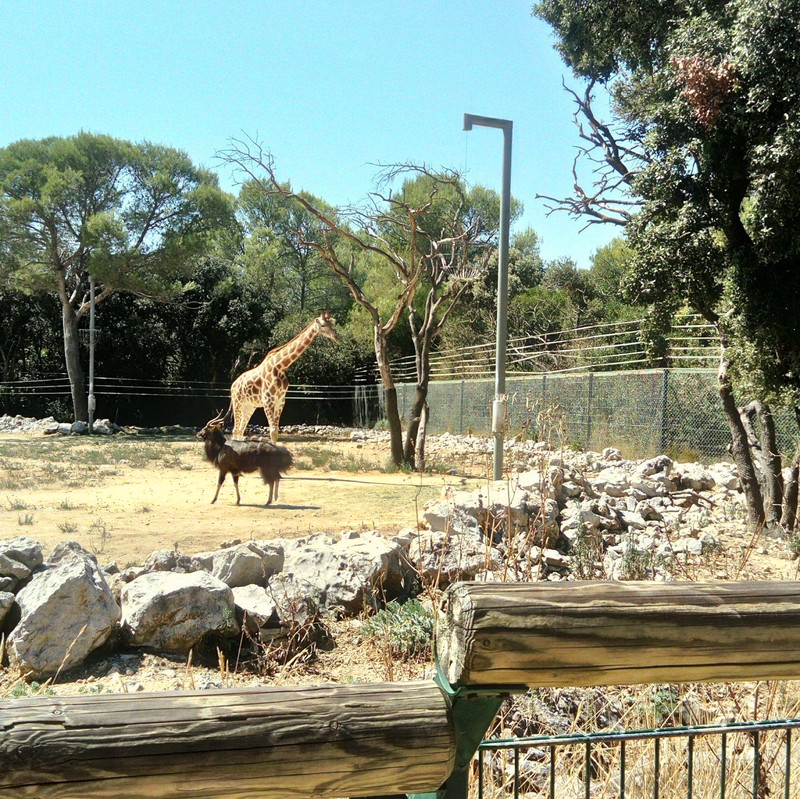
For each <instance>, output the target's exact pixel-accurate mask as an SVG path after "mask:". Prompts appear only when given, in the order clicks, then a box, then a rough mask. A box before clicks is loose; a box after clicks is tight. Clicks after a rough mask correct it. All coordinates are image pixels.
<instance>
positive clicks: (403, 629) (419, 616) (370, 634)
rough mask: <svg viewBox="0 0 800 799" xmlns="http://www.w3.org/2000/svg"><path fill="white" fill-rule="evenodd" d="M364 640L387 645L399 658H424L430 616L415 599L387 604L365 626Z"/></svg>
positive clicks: (429, 638)
mask: <svg viewBox="0 0 800 799" xmlns="http://www.w3.org/2000/svg"><path fill="white" fill-rule="evenodd" d="M363 631H364V637H365V638H368V639H372V640H374V641H375V642H376V643H378V644H379V645H384V646H385V645H388V646H390V647H391V650H392V652H393V653H395V654H397V655H401V656H406V657H408V656H423V655H427V654H429V653H430V651H431V643H432V641H433V614H432V613H431V612H430V610H428V609H427V608H426V607H425V606H424V605H423V604H422V603H421V602H420V601H419V600H418V599H409V600H408V601H407V602H404V603H403V604H400V603H399V602H396V601H394V600H393V601H391V602H389V603H387V605H386V607H385V608H383V609H381V610H379V611H378V612H377V613H376V614H375V615H374V616H372V617H370V618H369V619H367V621H366V622H364V628H363Z"/></svg>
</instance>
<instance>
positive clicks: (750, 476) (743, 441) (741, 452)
mask: <svg viewBox="0 0 800 799" xmlns="http://www.w3.org/2000/svg"><path fill="white" fill-rule="evenodd" d="M717 380H718V389H719V396H720V399H721V400H722V409H723V411H724V412H725V416H726V417H727V419H728V425H729V426H730V429H731V451H732V454H733V461H734V463H735V464H736V469H737V471H738V472H739V481H740V482H741V484H742V491H743V492H744V497H745V502H746V504H747V517H748V522H749V524H750V526H751V527H752V528H753V529H756V528H759V527H763V526H764V524H765V522H766V519H765V517H764V502H763V499H762V497H761V490H760V488H759V485H758V477H757V475H756V470H755V467H754V466H753V459H752V457H751V456H750V447H749V444H748V441H747V433H746V431H745V429H744V424H743V423H742V418H741V416H740V415H739V409H738V408H737V407H736V398H735V397H734V395H733V388H732V387H731V382H730V378H729V377H728V360H727V357H726V355H725V346H724V344H723V351H722V355H721V357H720V366H719V374H718V378H717Z"/></svg>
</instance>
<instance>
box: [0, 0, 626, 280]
mask: <svg viewBox="0 0 800 799" xmlns="http://www.w3.org/2000/svg"><path fill="white" fill-rule="evenodd" d="M530 7H531V2H530V0H460V1H458V2H456V0H406V2H398V1H397V0H313V1H312V0H271V2H266V1H265V0H261V2H235V0H234V1H233V2H222V1H221V0H219V1H218V0H195V2H148V0H135V1H134V0H126V1H125V2H123V1H122V0H106V1H105V2H101V1H100V0H82V1H81V2H78V1H77V0H76V2H71V3H67V2H58V0H50V2H41V1H39V0H33V1H31V2H10V1H9V0H0V35H1V36H2V39H1V41H2V46H1V47H0V146H5V145H7V144H9V143H11V142H13V141H16V140H18V139H22V138H41V137H44V136H51V135H58V136H68V135H72V134H74V133H77V132H78V131H80V130H86V131H91V132H96V133H108V134H110V135H112V136H116V137H119V138H124V139H130V140H132V141H142V140H145V139H147V140H150V141H155V142H159V143H161V144H165V145H170V146H174V147H178V148H180V149H183V150H185V151H186V152H188V153H189V155H190V156H191V157H192V159H193V160H194V161H195V162H196V163H200V164H203V165H205V166H207V167H211V168H214V169H216V170H217V171H218V172H219V175H220V181H221V183H222V185H223V186H224V187H226V188H228V189H230V190H235V189H234V184H233V181H232V177H231V175H230V173H228V172H226V171H224V168H222V167H218V165H217V163H216V162H215V160H214V153H215V152H216V151H218V150H220V149H222V148H224V147H225V145H226V143H227V142H228V140H229V139H230V138H231V137H234V136H237V135H241V133H242V132H245V133H247V134H249V135H252V136H256V137H258V138H259V139H260V140H261V141H263V143H264V144H265V145H266V146H267V147H268V148H269V149H270V150H271V151H272V153H273V155H274V157H275V159H276V165H277V171H278V175H279V177H280V178H281V179H282V180H291V182H292V185H293V187H294V188H296V189H305V190H307V191H310V192H313V193H314V194H316V195H318V196H320V197H322V198H323V199H325V200H326V201H328V202H330V203H333V204H336V205H342V204H347V203H351V202H356V201H358V200H360V199H361V198H363V197H364V196H365V195H366V194H367V193H368V192H369V190H370V189H371V188H372V185H373V184H372V180H373V177H374V175H375V173H376V171H377V170H376V167H375V166H374V164H376V163H394V162H404V161H413V162H416V163H420V162H424V163H426V164H428V165H430V166H433V167H440V166H449V167H454V168H457V169H460V170H466V177H467V179H468V181H469V182H470V183H482V184H484V185H487V186H490V187H492V188H495V189H497V190H498V191H499V189H500V180H501V162H502V133H501V132H500V131H499V130H490V129H485V128H475V129H474V130H473V131H472V132H471V133H464V132H463V131H462V121H463V114H464V112H470V113H474V114H480V115H484V116H495V117H503V118H507V119H512V120H513V121H514V154H513V167H512V180H511V185H512V193H513V194H514V196H515V197H517V198H518V199H520V200H522V201H523V203H524V204H525V215H524V217H523V218H522V219H521V220H520V222H518V223H517V225H516V229H520V228H522V227H528V226H530V227H533V228H534V229H535V230H536V231H537V232H538V233H539V235H540V237H541V242H542V248H541V249H542V255H543V256H544V257H545V258H547V259H552V258H557V257H562V256H569V257H572V258H574V259H575V260H576V261H577V262H578V264H579V265H580V266H583V267H586V266H588V265H589V263H590V257H591V254H592V253H593V252H594V251H595V250H596V249H597V248H598V247H600V246H602V245H603V244H605V243H607V242H608V241H609V240H610V239H611V238H613V236H614V235H616V234H617V233H618V232H619V229H618V228H608V227H602V226H594V227H592V228H590V229H589V230H587V231H586V232H584V233H581V234H579V230H580V228H581V227H582V226H583V225H582V223H581V222H577V221H571V220H570V219H569V218H568V217H567V216H566V215H564V214H554V215H551V216H550V217H547V216H546V211H545V209H544V207H543V204H542V203H541V201H538V200H536V199H535V195H536V193H537V192H540V193H543V194H551V195H558V196H561V195H564V194H568V193H569V192H570V190H571V184H572V178H571V166H572V159H573V156H574V148H575V146H576V145H577V143H578V139H577V135H576V132H575V128H574V125H573V123H572V112H573V104H572V102H571V99H570V98H569V96H568V95H567V94H566V93H565V92H564V90H563V89H562V86H561V81H562V76H563V77H566V78H567V79H568V81H570V80H572V78H571V75H570V74H569V71H568V70H567V68H566V67H565V66H564V65H563V64H562V62H561V61H560V59H559V58H558V56H557V54H556V53H555V50H554V49H553V39H552V36H551V34H550V32H549V29H548V28H547V27H546V26H545V25H544V24H543V23H541V22H539V21H538V20H535V19H533V18H532V17H531V15H530ZM572 85H575V83H574V81H572Z"/></svg>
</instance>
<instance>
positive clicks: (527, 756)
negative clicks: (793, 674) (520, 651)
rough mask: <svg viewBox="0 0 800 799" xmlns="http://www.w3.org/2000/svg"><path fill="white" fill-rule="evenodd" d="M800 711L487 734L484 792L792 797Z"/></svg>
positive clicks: (481, 769)
mask: <svg viewBox="0 0 800 799" xmlns="http://www.w3.org/2000/svg"><path fill="white" fill-rule="evenodd" d="M798 727H800V719H790V720H781V721H762V722H751V723H738V724H723V725H700V726H694V727H671V728H665V729H659V730H638V731H624V732H604V733H592V734H581V733H576V734H571V735H555V736H533V737H528V738H515V739H511V740H486V741H483V742H482V743H481V745H480V747H479V749H478V758H477V768H478V775H477V793H478V799H495V798H496V797H500V796H502V797H509V796H513V797H514V799H519V797H529V799H577V797H585V799H589V798H590V797H591V798H592V799H617V798H619V799H634V798H636V799H673V798H674V797H687V798H688V799H712V797H713V799H717V797H719V799H745V797H752V799H766V797H772V798H774V799H778V797H783V799H789V797H793V796H798V795H800V791H798V785H800V773H798V766H797V757H796V755H797V749H798V746H800V741H798V740H797V738H798V736H793V735H792V731H793V730H796V729H797V728H798Z"/></svg>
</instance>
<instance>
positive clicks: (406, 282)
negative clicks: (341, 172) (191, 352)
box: [218, 137, 480, 468]
mask: <svg viewBox="0 0 800 799" xmlns="http://www.w3.org/2000/svg"><path fill="white" fill-rule="evenodd" d="M218 157H219V158H220V159H221V160H222V161H223V162H224V163H227V164H229V165H231V166H233V167H234V168H235V169H237V170H238V171H239V172H240V173H241V174H242V175H244V176H245V178H246V179H247V180H249V181H251V182H252V184H253V185H255V186H258V187H260V189H261V190H263V191H264V192H266V193H269V194H277V195H279V196H282V197H284V198H286V199H291V200H293V201H294V202H297V203H299V204H300V205H301V206H303V208H305V209H306V210H307V211H308V212H309V213H310V214H311V215H312V216H313V217H314V218H315V219H316V221H317V230H316V232H315V235H314V236H311V237H308V238H306V237H304V236H303V233H302V231H296V232H295V233H296V235H297V236H298V240H299V241H300V242H301V243H302V244H303V245H304V246H309V247H313V248H314V249H315V250H316V251H317V252H318V253H319V254H320V256H321V257H322V259H323V260H324V262H325V263H326V264H327V266H328V267H329V268H330V269H331V270H332V271H333V273H334V274H335V275H337V277H338V278H339V279H340V280H342V282H343V283H344V284H345V286H346V287H347V289H348V291H349V292H350V294H351V296H352V297H353V299H354V301H355V302H356V303H357V304H358V305H360V306H361V307H362V308H363V309H364V310H365V311H366V312H367V314H368V315H369V317H370V318H371V320H372V325H373V341H374V348H375V359H376V362H377V366H378V372H379V374H380V377H381V382H382V384H383V389H384V397H385V403H386V415H387V420H388V423H389V432H390V436H391V454H392V461H393V462H394V463H395V464H396V465H398V466H399V465H401V464H403V463H406V464H408V465H410V466H412V467H414V468H421V463H420V461H419V459H418V458H417V456H416V453H417V452H418V451H419V449H420V447H419V443H418V442H419V430H420V426H419V421H420V418H422V411H421V410H420V409H419V408H420V407H421V406H420V399H419V398H420V397H421V403H422V406H424V402H425V397H426V396H427V384H428V380H429V378H430V352H431V348H432V344H433V341H434V339H435V337H436V335H437V334H438V332H439V331H440V330H441V326H442V325H443V324H444V321H445V320H446V318H447V316H448V315H449V313H450V311H451V310H452V307H453V306H454V305H455V303H456V302H457V300H458V298H459V297H460V296H461V294H463V291H464V289H465V288H466V286H467V285H468V282H467V278H468V275H469V269H468V267H467V261H466V259H465V258H464V256H463V253H465V252H466V251H467V250H468V249H469V246H470V243H471V242H473V241H474V240H475V239H476V237H477V235H478V233H479V230H480V227H479V223H472V224H468V225H466V226H462V227H461V228H458V227H457V226H456V228H455V232H453V231H451V232H450V233H449V234H448V235H441V234H437V233H435V232H433V231H431V230H429V229H427V228H426V227H425V221H426V214H427V212H428V211H429V210H430V209H431V207H432V205H433V203H434V201H435V198H436V195H437V194H438V193H439V191H440V190H441V188H442V187H443V186H445V185H448V186H456V185H458V184H459V183H460V178H459V176H458V175H457V173H453V172H449V171H447V170H444V171H443V172H442V173H434V172H433V171H432V170H430V169H428V168H427V167H424V166H417V165H412V164H402V165H395V166H393V167H389V168H387V169H385V170H384V174H383V176H382V177H381V180H380V183H379V187H380V186H383V187H384V191H383V192H381V191H376V192H373V193H371V194H370V195H369V197H368V198H367V200H366V202H365V204H364V205H363V206H361V207H353V208H347V209H339V210H338V211H337V212H333V213H332V212H328V211H323V210H321V209H319V208H317V207H316V206H315V205H314V204H313V203H312V202H310V201H309V200H308V198H306V197H303V196H302V195H300V194H297V193H295V192H294V191H292V189H291V187H290V185H289V184H287V183H281V182H279V181H278V179H277V176H276V173H275V166H274V160H273V157H272V155H271V154H270V153H269V152H268V151H267V150H265V149H264V148H263V146H262V145H261V144H260V143H259V142H258V141H256V140H254V139H252V138H249V137H244V138H242V139H234V140H232V141H231V144H230V147H229V148H228V149H226V150H224V151H222V152H220V153H218ZM404 173H415V174H419V175H426V176H429V177H430V178H431V183H430V186H429V187H428V190H427V192H426V193H425V196H424V197H423V198H421V200H420V201H419V202H417V203H412V202H410V201H407V200H406V199H405V198H404V196H403V195H402V193H401V194H399V195H393V194H392V193H391V191H386V187H388V185H389V184H390V183H391V182H392V180H394V179H395V178H397V177H399V176H401V175H402V174H404ZM343 245H344V246H343ZM358 250H361V251H363V252H366V253H368V254H370V255H371V256H374V257H375V258H376V259H377V260H378V261H379V262H380V261H382V262H384V263H385V264H386V265H388V266H389V267H390V269H391V270H392V273H393V274H394V277H395V279H396V280H397V282H398V284H399V292H398V294H397V296H396V299H395V301H394V304H393V306H392V307H391V309H390V310H389V311H388V312H386V311H381V309H380V308H379V305H378V302H377V300H375V299H371V298H370V297H368V296H367V293H366V291H365V289H364V286H363V285H362V282H360V280H359V278H358V275H357V273H356V270H355V254H354V253H355V252H356V251H358ZM423 280H424V282H425V285H426V286H427V296H426V302H425V306H424V311H423V313H422V316H421V320H418V319H417V317H418V312H417V311H416V309H415V308H414V298H415V295H416V293H417V291H418V289H419V287H420V285H421V284H422V282H423ZM405 312H408V313H409V318H410V320H411V330H412V336H413V338H414V346H415V350H416V352H417V384H418V387H417V392H418V393H417V397H415V402H414V407H413V409H412V413H411V416H412V421H411V424H410V425H409V430H408V433H407V438H406V445H405V447H404V446H403V434H402V425H401V420H400V412H399V407H398V402H397V388H396V386H395V382H394V377H393V375H392V369H391V366H390V363H389V351H388V336H389V334H390V333H391V332H392V330H394V329H395V327H396V326H397V324H398V322H399V321H400V320H401V318H402V317H403V314H404V313H405ZM422 429H423V440H424V426H423V428H422ZM422 451H423V453H424V444H423V447H422ZM423 461H424V454H423Z"/></svg>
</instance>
